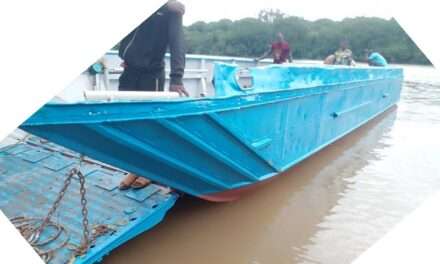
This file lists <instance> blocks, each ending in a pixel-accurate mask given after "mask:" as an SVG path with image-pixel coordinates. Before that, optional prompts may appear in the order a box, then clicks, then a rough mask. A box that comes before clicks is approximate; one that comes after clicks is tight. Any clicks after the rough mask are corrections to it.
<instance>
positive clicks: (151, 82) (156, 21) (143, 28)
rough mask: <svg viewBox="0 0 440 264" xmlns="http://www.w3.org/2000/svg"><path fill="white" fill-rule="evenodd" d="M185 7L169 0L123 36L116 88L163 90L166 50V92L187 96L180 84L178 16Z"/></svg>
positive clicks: (182, 41) (182, 67)
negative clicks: (167, 74)
mask: <svg viewBox="0 0 440 264" xmlns="http://www.w3.org/2000/svg"><path fill="white" fill-rule="evenodd" d="M184 13H185V6H184V5H183V4H182V3H180V2H178V1H176V0H170V1H168V2H167V3H166V4H165V5H164V6H162V7H161V8H160V9H159V10H158V11H156V12H155V13H154V14H153V15H151V17H149V18H148V19H147V20H146V21H144V22H143V23H142V24H141V25H140V26H138V27H137V28H136V29H135V30H134V31H133V32H131V33H130V34H129V35H128V36H127V37H125V38H124V39H123V40H122V41H121V44H120V47H119V56H120V57H121V58H122V60H123V61H124V62H123V64H122V66H123V68H124V72H123V73H122V75H121V77H120V79H119V90H120V91H163V90H164V85H165V62H164V58H165V53H166V51H167V48H169V50H170V54H171V58H170V62H171V63H170V64H171V73H170V91H176V92H178V93H179V94H181V95H186V96H188V93H187V92H186V90H185V88H184V87H183V83H182V77H183V73H184V70H185V39H184V35H183V25H182V17H183V14H184Z"/></svg>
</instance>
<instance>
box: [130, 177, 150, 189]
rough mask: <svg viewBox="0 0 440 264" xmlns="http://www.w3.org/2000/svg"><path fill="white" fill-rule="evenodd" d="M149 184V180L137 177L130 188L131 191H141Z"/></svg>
mask: <svg viewBox="0 0 440 264" xmlns="http://www.w3.org/2000/svg"><path fill="white" fill-rule="evenodd" d="M150 183H151V181H150V180H149V179H146V178H143V177H137V178H136V180H135V181H134V182H133V183H132V184H131V187H132V188H133V189H142V188H144V187H147V186H148V185H149V184H150Z"/></svg>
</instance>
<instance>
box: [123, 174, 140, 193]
mask: <svg viewBox="0 0 440 264" xmlns="http://www.w3.org/2000/svg"><path fill="white" fill-rule="evenodd" d="M137 178H138V176H136V175H134V174H131V173H129V174H127V176H125V178H124V179H123V180H122V181H121V183H120V184H119V190H127V189H129V188H130V187H131V185H132V184H133V183H134V182H135V181H136V179H137Z"/></svg>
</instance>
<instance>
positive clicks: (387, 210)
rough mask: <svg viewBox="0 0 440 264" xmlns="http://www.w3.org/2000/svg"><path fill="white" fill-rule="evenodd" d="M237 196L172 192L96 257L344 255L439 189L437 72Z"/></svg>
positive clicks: (249, 259) (202, 259)
mask: <svg viewBox="0 0 440 264" xmlns="http://www.w3.org/2000/svg"><path fill="white" fill-rule="evenodd" d="M406 70H407V72H406V74H407V76H408V78H407V79H408V81H409V82H408V83H407V85H406V86H405V88H404V90H403V92H402V100H401V102H400V103H399V106H398V108H393V109H391V110H389V111H388V112H387V113H385V114H383V115H382V116H380V117H379V118H377V119H375V120H373V121H372V122H370V123H368V124H367V125H366V126H364V127H362V128H361V129H359V130H357V131H356V132H355V133H352V134H350V135H349V136H347V137H345V138H343V139H342V140H340V141H338V142H337V143H335V144H333V145H331V146H330V147H328V148H326V149H324V150H323V151H321V152H319V153H318V154H316V155H314V156H313V157H311V158H309V159H307V160H305V161H304V162H302V163H300V164H299V165H298V166H296V167H294V168H293V169H291V170H289V171H288V172H287V173H285V174H284V175H283V176H281V177H278V179H277V180H275V181H273V182H271V183H270V184H268V185H265V186H263V188H260V189H259V190H257V191H255V192H254V193H251V194H250V195H248V196H246V197H244V198H243V199H242V200H240V201H237V202H234V203H229V204H211V203H207V202H203V201H199V200H191V199H182V200H181V201H179V203H178V205H177V206H176V208H174V209H173V210H172V212H171V213H170V214H169V215H168V217H167V219H166V220H165V221H164V222H163V223H162V224H161V225H159V226H158V227H157V228H155V229H154V230H152V231H151V232H148V233H146V234H143V235H142V236H140V237H138V238H136V239H134V240H133V241H131V242H129V243H128V244H126V245H125V246H123V247H122V248H120V249H118V250H117V251H116V252H115V253H113V254H112V255H111V256H109V257H108V258H106V259H105V263H109V264H111V263H183V264H185V263H219V264H220V263H221V264H224V263H250V264H257V263H261V264H264V263H280V264H284V263H338V264H339V263H350V262H351V261H352V260H353V259H354V258H356V257H357V256H358V255H359V254H360V253H361V252H362V251H364V250H365V249H367V248H368V247H369V246H371V245H372V244H373V243H374V242H375V241H377V240H378V239H379V238H381V237H382V236H383V235H384V234H385V232H387V231H388V230H390V228H391V227H393V225H395V224H396V223H397V222H399V221H400V220H401V219H402V218H403V217H404V216H405V215H407V214H409V213H410V212H411V211H412V210H414V209H415V208H416V207H417V206H418V205H419V204H420V203H421V202H422V201H423V200H424V199H425V198H427V197H428V196H429V195H431V194H432V193H433V192H435V191H438V190H440V169H439V167H440V166H439V164H440V140H439V137H440V86H437V83H438V84H440V81H439V80H440V78H438V79H430V80H427V81H426V82H425V83H420V80H419V79H417V78H415V79H411V77H412V75H411V72H417V73H420V72H423V71H432V69H429V68H421V69H420V68H415V67H407V69H406Z"/></svg>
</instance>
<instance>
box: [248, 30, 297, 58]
mask: <svg viewBox="0 0 440 264" xmlns="http://www.w3.org/2000/svg"><path fill="white" fill-rule="evenodd" d="M269 55H272V58H273V63H274V64H282V63H286V62H287V61H289V62H292V51H291V49H290V46H289V43H288V42H287V41H286V40H285V39H284V35H283V33H281V32H278V34H277V41H275V42H273V43H272V44H271V45H270V47H269V49H268V50H267V51H266V52H265V53H264V54H263V55H262V56H261V57H258V58H256V59H255V61H256V62H258V61H260V60H262V59H264V58H267V57H268V56H269Z"/></svg>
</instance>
